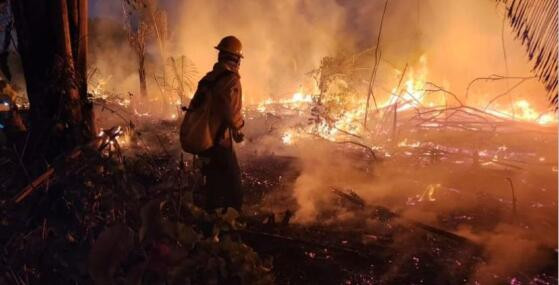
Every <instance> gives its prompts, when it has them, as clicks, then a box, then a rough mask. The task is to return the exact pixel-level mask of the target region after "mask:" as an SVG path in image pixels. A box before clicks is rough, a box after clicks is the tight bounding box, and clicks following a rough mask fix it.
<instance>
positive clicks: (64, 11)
mask: <svg viewBox="0 0 559 285" xmlns="http://www.w3.org/2000/svg"><path fill="white" fill-rule="evenodd" d="M10 5H11V9H12V13H13V17H14V24H15V30H16V34H17V50H18V52H19V55H20V57H21V61H22V66H23V72H24V76H25V81H26V87H27V95H28V98H29V103H30V114H29V132H30V133H29V140H28V146H27V152H26V154H27V156H28V157H29V158H39V157H45V158H47V159H50V158H53V157H55V156H56V155H58V154H60V153H61V152H63V151H66V150H69V149H72V148H74V147H75V146H77V145H80V144H83V143H86V142H88V141H89V140H91V139H92V138H93V137H94V136H95V126H94V118H93V107H92V104H91V102H90V101H89V99H88V95H87V30H88V25H87V23H88V21H87V17H88V14H87V7H88V1H87V0H49V1H35V0H10Z"/></svg>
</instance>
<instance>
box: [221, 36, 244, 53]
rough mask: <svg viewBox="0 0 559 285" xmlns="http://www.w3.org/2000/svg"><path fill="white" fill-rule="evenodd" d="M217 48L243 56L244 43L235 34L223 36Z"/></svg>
mask: <svg viewBox="0 0 559 285" xmlns="http://www.w3.org/2000/svg"><path fill="white" fill-rule="evenodd" d="M215 48H216V49H217V50H219V51H224V52H228V53H231V54H234V55H237V56H240V57H243V45H242V44H241V41H240V40H239V39H237V38H236V37H234V36H227V37H225V38H223V39H222V40H221V41H220V42H219V44H218V45H217V46H216V47H215Z"/></svg>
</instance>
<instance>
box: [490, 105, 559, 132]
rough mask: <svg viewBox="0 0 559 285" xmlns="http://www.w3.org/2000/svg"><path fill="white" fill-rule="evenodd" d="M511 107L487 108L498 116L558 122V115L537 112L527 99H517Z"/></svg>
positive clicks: (544, 123)
mask: <svg viewBox="0 0 559 285" xmlns="http://www.w3.org/2000/svg"><path fill="white" fill-rule="evenodd" d="M510 109H511V108H508V109H506V108H503V109H496V110H487V111H488V112H490V113H491V114H494V115H496V116H499V117H502V118H507V119H514V120H518V121H525V122H535V123H538V124H540V125H544V126H545V125H551V124H556V123H557V117H556V115H555V114H554V113H552V112H551V113H550V112H547V113H540V112H537V111H536V110H535V109H534V108H533V107H532V105H531V104H530V102H528V101H527V100H525V99H521V100H517V101H515V102H514V103H513V106H512V109H513V110H514V112H513V110H510Z"/></svg>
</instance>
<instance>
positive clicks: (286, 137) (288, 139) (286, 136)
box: [281, 130, 293, 145]
mask: <svg viewBox="0 0 559 285" xmlns="http://www.w3.org/2000/svg"><path fill="white" fill-rule="evenodd" d="M281 141H282V142H283V144H285V145H292V144H293V132H292V131H290V130H288V131H286V132H285V133H283V135H282V136H281Z"/></svg>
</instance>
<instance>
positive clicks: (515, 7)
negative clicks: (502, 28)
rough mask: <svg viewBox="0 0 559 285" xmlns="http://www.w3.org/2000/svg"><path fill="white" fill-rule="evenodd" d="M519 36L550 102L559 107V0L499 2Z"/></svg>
mask: <svg viewBox="0 0 559 285" xmlns="http://www.w3.org/2000/svg"><path fill="white" fill-rule="evenodd" d="M497 1H498V2H502V3H504V4H505V6H506V9H507V11H506V13H507V18H508V20H509V23H510V25H511V27H512V29H513V30H514V31H515V32H516V37H517V39H519V40H520V41H521V42H522V45H524V47H526V52H527V54H528V58H529V59H530V61H531V62H532V63H533V64H534V65H533V71H534V72H535V74H536V75H537V76H538V78H539V80H540V81H541V82H542V83H543V84H545V88H546V89H547V91H548V95H549V100H550V102H551V103H552V104H553V105H554V106H555V108H557V99H558V98H557V91H558V88H557V79H558V78H557V63H558V62H557V53H558V49H557V45H558V42H557V41H558V34H557V33H558V26H557V24H558V22H557V17H558V16H557V5H558V4H557V3H558V1H557V0H497Z"/></svg>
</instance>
